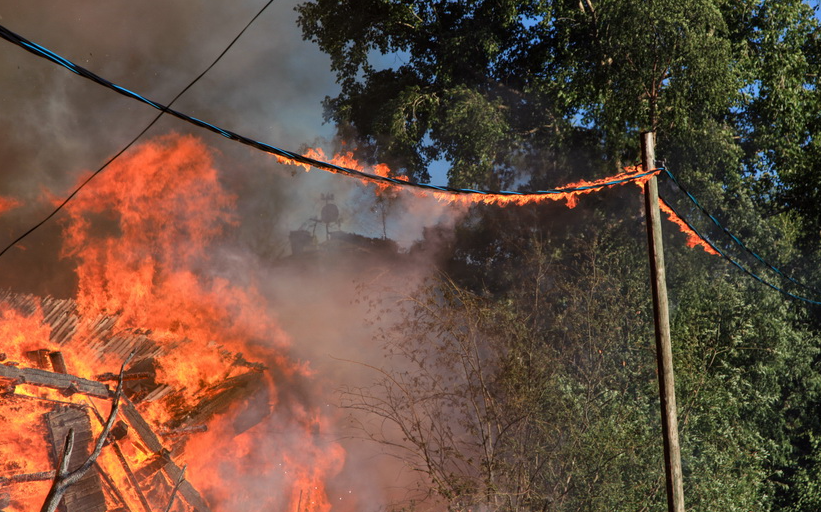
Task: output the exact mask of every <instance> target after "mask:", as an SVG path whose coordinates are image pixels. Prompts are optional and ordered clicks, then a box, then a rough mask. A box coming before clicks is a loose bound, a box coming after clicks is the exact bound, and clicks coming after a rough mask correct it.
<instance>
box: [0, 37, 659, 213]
mask: <svg viewBox="0 0 821 512" xmlns="http://www.w3.org/2000/svg"><path fill="white" fill-rule="evenodd" d="M0 37H2V38H3V39H6V40H7V41H9V42H11V43H14V44H16V45H18V46H20V47H21V48H23V49H25V50H27V51H29V52H31V53H33V54H35V55H37V56H38V57H42V58H44V59H47V60H50V61H51V62H53V63H55V64H59V65H60V66H63V67H64V68H66V69H68V70H69V71H71V72H73V73H75V74H77V75H79V76H82V77H83V78H86V79H88V80H91V81H92V82H95V83H97V84H99V85H102V86H103V87H107V88H109V89H111V90H113V91H116V92H118V93H119V94H122V95H124V96H127V97H129V98H132V99H135V100H137V101H140V102H142V103H145V104H146V105H150V106H151V107H153V108H155V109H158V110H161V111H162V112H163V113H166V114H169V115H172V116H174V117H176V118H178V119H181V120H183V121H186V122H188V123H191V124H193V125H195V126H199V127H200V128H204V129H206V130H208V131H211V132H213V133H217V134H219V135H222V136H223V137H225V138H228V139H231V140H233V141H236V142H239V143H241V144H245V145H247V146H250V147H253V148H256V149H258V150H260V151H263V152H266V153H269V154H272V155H276V156H278V157H282V158H284V159H286V160H288V161H289V162H288V163H296V164H301V165H306V166H309V167H314V168H317V169H320V170H324V171H329V172H333V173H338V174H345V175H348V176H353V177H356V178H359V179H362V180H365V181H371V182H376V183H387V184H390V185H399V186H402V187H412V188H417V189H424V190H429V191H434V192H448V193H452V194H478V195H496V196H511V197H513V196H550V195H558V194H567V193H572V192H583V191H588V190H595V189H600V188H606V187H610V186H613V185H620V184H623V183H628V182H630V181H635V180H639V179H641V178H644V177H647V176H651V175H655V174H658V173H659V172H661V169H652V170H650V171H646V172H637V173H634V174H630V175H629V176H624V175H621V176H619V177H617V178H614V179H613V180H608V181H602V182H596V183H589V184H583V185H575V186H568V187H563V188H557V189H545V190H537V191H535V192H517V191H509V190H476V189H469V188H453V187H448V186H440V185H431V184H428V183H418V182H411V181H407V180H404V179H399V178H393V177H390V176H380V175H376V174H369V173H366V172H362V171H359V170H356V169H350V168H348V167H343V166H340V165H336V164H333V163H329V162H323V161H321V160H316V159H313V158H310V157H307V156H304V155H300V154H299V153H295V152H293V151H288V150H285V149H281V148H278V147H276V146H272V145H270V144H266V143H264V142H260V141H258V140H254V139H251V138H249V137H246V136H244V135H240V134H238V133H236V132H233V131H231V130H227V129H224V128H221V127H219V126H216V125H214V124H211V123H208V122H206V121H203V120H201V119H198V118H196V117H193V116H189V115H187V114H185V113H183V112H179V111H177V110H174V109H172V108H170V105H163V104H161V103H159V102H156V101H153V100H150V99H148V98H145V97H143V96H142V95H140V94H138V93H136V92H133V91H130V90H128V89H126V88H125V87H122V86H120V85H117V84H114V83H112V82H110V81H108V80H106V79H105V78H102V77H100V76H99V75H96V74H95V73H93V72H91V71H89V70H87V69H85V68H83V67H82V66H79V65H78V64H75V63H74V62H71V61H70V60H68V59H66V58H64V57H62V56H60V55H58V54H56V53H54V52H52V51H51V50H49V49H47V48H44V47H42V46H40V45H38V44H37V43H33V42H31V41H29V40H27V39H25V38H24V37H22V36H20V35H18V34H15V33H14V32H12V31H10V30H8V29H7V28H5V27H3V26H2V25H0Z"/></svg>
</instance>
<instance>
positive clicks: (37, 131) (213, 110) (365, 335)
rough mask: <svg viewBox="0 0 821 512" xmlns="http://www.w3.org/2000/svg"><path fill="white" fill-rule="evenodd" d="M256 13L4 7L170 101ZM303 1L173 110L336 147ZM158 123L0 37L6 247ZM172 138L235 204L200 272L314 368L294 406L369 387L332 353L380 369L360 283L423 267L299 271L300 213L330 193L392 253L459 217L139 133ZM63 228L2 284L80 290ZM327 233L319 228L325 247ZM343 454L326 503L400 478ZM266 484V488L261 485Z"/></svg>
mask: <svg viewBox="0 0 821 512" xmlns="http://www.w3.org/2000/svg"><path fill="white" fill-rule="evenodd" d="M264 3H265V2H264V1H259V2H220V1H214V0H210V1H201V2H191V1H188V0H165V1H163V2H134V1H125V0H111V1H108V2H96V1H91V0H75V1H72V2H53V1H46V0H28V1H26V2H17V1H12V0H0V24H2V25H3V26H5V27H6V28H8V29H9V30H11V31H13V32H16V33H18V34H20V35H22V36H23V37H25V38H27V39H30V40H32V41H34V42H36V43H39V44H41V45H43V46H45V47H46V48H49V49H51V50H53V51H55V52H56V53H58V54H60V55H62V56H64V57H66V58H68V59H70V60H72V61H74V62H76V63H78V64H80V65H82V66H84V67H86V68H88V69H89V70H91V71H93V72H95V73H97V74H98V75H100V76H102V77H104V78H106V79H108V80H110V81H112V82H114V83H116V84H118V85H121V86H123V87H126V88H128V89H131V90H133V91H135V92H138V93H140V94H141V95H143V96H145V97H147V98H150V99H153V100H156V101H159V102H161V103H167V102H168V101H170V100H171V99H172V98H173V97H174V96H175V95H176V94H177V93H178V92H179V91H180V90H182V88H183V87H185V86H186V85H187V84H188V83H189V82H190V81H191V80H192V79H193V78H194V77H196V76H197V75H199V74H200V73H201V72H202V71H203V70H204V69H205V68H206V67H207V66H208V65H209V64H210V63H211V62H212V61H213V60H214V58H216V56H217V55H219V53H220V52H221V51H222V50H223V49H224V47H225V46H226V45H227V44H228V43H229V42H230V41H231V40H232V39H233V38H234V37H235V36H236V34H237V33H238V32H239V31H240V30H241V29H242V27H244V26H245V24H246V23H247V22H248V20H250V19H251V17H253V15H254V14H256V12H257V11H258V10H259V9H260V8H261V6H262V5H263V4H264ZM297 3H298V2H297V1H296V0H287V1H277V2H274V3H273V4H272V5H271V6H270V7H269V8H268V10H267V11H266V12H265V13H264V14H263V15H262V16H261V17H260V18H259V19H258V20H257V21H256V22H255V23H254V25H253V26H252V27H251V28H250V29H249V30H248V31H247V32H246V33H245V35H244V36H243V37H242V38H241V39H240V40H239V41H238V42H237V44H236V45H235V46H234V47H233V48H232V49H231V50H230V52H229V53H228V54H227V55H226V56H225V57H224V58H223V60H222V61H221V62H220V63H219V64H217V66H215V68H214V69H213V70H211V72H209V73H208V75H206V76H205V77H204V78H203V79H202V80H201V81H200V82H199V83H197V84H196V85H195V86H194V87H193V88H192V89H191V90H190V91H188V92H187V93H186V95H185V96H184V97H183V98H181V99H180V100H179V101H178V102H177V103H175V105H174V108H176V109H177V110H180V111H182V112H185V113H187V114H190V115H192V116H194V117H198V118H200V119H203V120H205V121H208V122H211V123H213V124H216V125H218V126H222V127H225V128H227V129H230V130H233V131H235V132H237V133H240V134H243V135H246V136H248V137H251V138H255V139H257V140H260V141H263V142H267V143H270V144H272V145H275V146H278V147H281V148H285V149H291V150H296V151H299V150H301V149H303V148H304V147H307V146H324V147H325V150H326V153H329V149H330V148H331V147H332V142H331V141H330V139H331V138H332V137H333V127H331V126H329V125H325V124H323V122H322V108H321V101H322V99H323V98H324V97H325V96H326V95H330V96H333V95H335V94H336V93H337V91H338V88H337V86H336V85H335V84H334V81H333V76H332V74H331V73H330V71H329V59H328V58H327V57H326V56H325V55H323V54H321V53H320V52H319V51H318V50H317V49H316V47H315V46H313V45H312V44H311V43H309V42H304V41H302V39H301V34H300V31H299V28H298V27H297V26H296V23H295V21H296V13H295V12H294V10H293V7H294V5H296V4H297ZM156 114H157V111H156V110H153V109H152V108H150V107H148V106H146V105H142V104H140V103H138V102H136V101H134V100H131V99H128V98H125V97H123V96H121V95H118V94H116V93H115V92H113V91H111V90H109V89H106V88H103V87H101V86H99V85H97V84H94V83H92V82H90V81H88V80H85V79H82V78H80V77H78V76H76V75H75V74H73V73H71V72H69V71H68V70H66V69H64V68H61V67H59V66H57V65H55V64H53V63H51V62H48V61H46V60H44V59H41V58H38V57H35V56H34V55H32V54H30V53H28V52H26V51H24V50H23V49H21V48H19V47H17V46H15V45H13V44H11V43H8V42H5V41H0V120H2V123H0V126H2V128H0V129H1V130H2V137H0V162H1V163H0V197H5V198H14V199H16V200H19V201H21V202H22V206H19V207H17V208H15V209H12V210H10V211H6V212H2V213H0V245H2V246H5V245H6V244H7V243H8V242H9V241H11V240H13V239H14V238H15V237H16V236H18V235H19V234H21V233H22V232H24V231H25V230H26V229H28V228H29V227H31V226H32V225H33V224H35V223H36V222H38V221H39V220H40V219H42V218H43V217H44V216H45V215H46V214H47V213H48V212H49V211H50V210H51V208H53V202H54V201H57V200H62V199H63V198H64V197H65V196H66V195H67V193H68V192H69V191H70V190H71V188H72V187H73V186H74V185H75V184H76V183H77V182H78V180H79V179H80V178H81V177H82V176H86V175H88V173H90V172H93V171H94V170H96V169H97V168H98V167H99V166H100V165H101V164H102V163H103V162H104V161H105V160H107V159H108V158H110V157H111V156H112V155H113V154H115V153H116V152H117V151H119V150H120V149H121V148H122V147H123V146H124V145H125V144H126V143H127V142H129V141H130V140H131V139H132V138H133V137H134V136H136V134H137V133H139V132H140V131H141V130H142V129H143V128H144V127H145V126H146V125H147V124H148V123H149V122H150V121H151V120H152V119H153V118H154V116H156ZM170 132H177V133H183V134H186V133H191V134H194V135H196V136H198V137H200V138H201V139H202V140H203V141H204V142H205V144H206V145H208V146H209V147H210V148H211V151H213V152H214V154H215V160H216V167H217V168H218V170H219V171H220V176H221V180H222V181H223V183H224V186H225V187H226V189H228V190H229V191H230V192H231V193H233V194H235V195H236V197H237V210H238V215H239V220H240V222H239V223H238V225H237V226H236V227H235V228H233V232H232V233H229V234H228V235H227V236H226V238H225V240H222V241H220V242H219V244H218V246H217V248H216V250H215V255H214V260H213V268H212V269H209V272H210V273H211V274H212V275H214V276H217V275H218V276H220V277H227V278H229V279H230V280H231V281H233V282H235V283H237V284H241V285H245V284H253V285H254V286H255V287H257V288H258V289H260V291H261V292H262V293H263V294H264V295H265V296H266V297H267V298H268V299H269V300H270V301H271V303H272V304H273V311H272V312H271V314H272V315H273V316H274V317H275V318H278V319H279V322H280V324H281V325H282V327H283V329H284V330H285V331H286V332H287V333H288V334H289V336H290V337H291V342H292V344H293V347H294V348H293V356H294V357H296V358H300V359H304V360H308V361H311V365H312V367H313V368H314V369H315V370H316V374H315V378H314V382H313V383H312V384H310V385H309V386H308V388H310V389H309V392H307V393H308V395H309V396H306V395H305V393H306V391H304V390H299V391H298V393H297V392H296V391H295V393H297V394H295V395H294V396H303V397H304V399H305V400H306V401H308V402H311V403H310V404H308V405H310V406H314V407H323V408H324V407H327V408H329V410H331V409H334V408H335V407H336V406H335V402H334V401H335V396H336V395H335V391H336V389H337V388H339V387H341V386H345V385H348V386H355V385H363V384H366V383H367V382H368V380H369V379H370V375H368V374H367V373H366V372H363V370H362V368H361V367H359V366H357V365H352V364H350V363H344V362H341V361H339V359H340V358H341V359H355V360H358V361H362V362H368V363H376V362H378V360H379V359H378V358H379V355H380V351H379V347H378V346H374V342H373V340H372V334H373V332H372V330H371V327H368V326H367V325H365V323H364V321H363V317H364V316H365V314H366V309H367V308H366V307H365V306H364V303H363V302H362V300H364V298H365V297H367V296H370V297H372V296H373V295H372V294H374V293H376V292H373V291H367V292H364V295H363V292H362V290H363V289H366V290H374V289H379V288H380V287H385V286H387V287H391V288H393V289H400V290H405V291H407V290H409V289H410V288H412V287H413V286H415V285H416V284H417V283H418V282H419V281H420V280H421V279H424V278H425V277H426V276H427V275H428V274H429V273H430V265H429V262H428V260H427V259H426V258H427V256H425V255H422V256H419V257H413V258H412V257H410V256H408V257H406V258H403V259H396V258H395V257H391V258H388V259H380V257H379V255H373V256H369V257H368V258H361V257H357V255H356V254H353V255H349V256H348V257H346V258H344V259H337V258H333V257H328V258H319V259H318V260H317V261H314V262H312V263H309V264H307V265H303V266H301V267H299V269H298V270H297V271H295V270H294V269H295V267H294V265H296V264H297V263H299V262H296V261H294V260H293V259H292V260H287V259H286V260H283V259H282V258H283V257H285V256H287V255H288V254H289V253H290V246H289V244H288V233H289V232H290V231H291V230H295V229H298V228H300V227H307V228H309V229H312V228H313V226H314V225H315V222H313V221H312V220H311V219H314V218H316V217H318V216H319V214H320V210H321V208H322V206H323V205H324V204H325V201H324V200H323V199H322V197H321V196H322V194H333V195H334V203H335V204H337V205H338V207H339V209H340V212H341V218H340V220H341V226H340V227H341V229H343V230H345V231H348V232H352V233H358V234H361V235H364V236H367V237H375V238H379V237H382V236H383V235H387V237H388V238H390V239H393V240H396V241H397V242H398V244H399V246H400V248H401V249H402V250H404V249H407V248H408V247H409V246H411V244H413V242H414V241H416V240H419V239H420V238H421V237H422V230H423V228H424V227H426V226H433V225H437V224H442V223H444V224H445V225H450V224H452V222H454V220H455V219H456V217H457V216H458V213H459V212H460V211H463V209H462V208H454V207H450V206H447V205H444V204H441V203H437V202H436V201H435V200H433V199H431V198H426V199H420V198H416V197H414V196H411V195H409V194H402V195H400V196H399V197H398V198H397V199H396V200H395V201H392V202H390V205H389V206H387V207H384V208H383V205H382V204H380V203H378V202H377V201H375V199H374V197H375V196H374V194H373V190H372V189H368V188H366V187H363V186H362V185H361V184H359V183H358V182H356V181H355V180H351V179H349V178H345V177H342V176H338V175H331V174H328V173H325V172H322V171H318V170H312V171H311V172H310V173H305V172H304V170H303V169H302V168H299V167H293V168H286V167H284V166H281V165H279V164H278V163H277V162H276V160H275V158H274V157H272V156H271V155H266V154H264V153H261V152H258V151H256V150H253V149H250V148H247V147H244V146H241V145H238V144H237V143H234V142H232V141H228V140H227V139H225V138H223V137H220V136H218V135H215V134H213V133H210V132H206V131H203V130H201V129H198V128H196V127H193V126H191V125H188V124H186V123H184V122H182V121H180V120H177V119H174V118H163V119H161V120H160V122H158V123H157V124H156V125H155V126H154V127H153V128H152V130H151V131H150V132H149V133H148V134H147V135H146V138H147V139H150V138H151V137H152V136H160V135H165V134H168V133H170ZM104 172H105V171H104ZM93 183H94V182H93V181H92V183H91V184H90V185H89V187H93V186H94V185H93ZM80 193H81V194H82V193H83V192H80ZM60 225H61V224H60V215H58V216H57V217H56V218H54V219H52V220H51V221H49V222H48V223H47V224H46V225H45V226H43V227H42V228H41V229H39V230H37V231H36V232H35V233H34V234H32V235H31V236H29V237H28V238H26V239H25V240H24V241H23V242H22V243H21V244H20V246H19V247H16V248H14V249H12V250H11V251H9V253H7V254H6V255H5V256H3V257H2V258H0V288H11V289H12V290H14V291H17V292H25V293H28V292H30V293H35V294H38V295H43V296H45V295H53V296H58V297H71V296H72V295H73V294H74V292H75V289H76V277H75V276H74V274H73V268H74V265H73V262H71V261H68V260H65V259H61V258H60V257H59V251H60V245H61V240H60V238H61V231H60ZM324 229H325V227H324V225H321V224H320V225H318V226H316V234H317V237H318V238H319V240H320V241H322V239H323V238H324V234H325V232H324ZM371 286H372V288H369V287H371ZM363 287H364V288H363ZM368 294H371V295H368ZM382 320H383V321H389V318H384V319H382ZM329 414H331V415H332V416H338V417H339V418H343V417H344V414H342V413H339V412H333V413H331V412H329ZM321 434H322V436H323V437H327V438H328V439H334V440H335V439H342V438H345V437H346V435H347V434H346V432H345V431H344V429H343V427H342V426H341V425H339V426H338V428H335V429H333V430H332V431H331V432H322V433H321ZM274 444H275V443H274ZM346 448H347V449H348V452H349V454H348V459H347V460H348V463H347V465H346V468H345V470H343V472H342V473H341V474H340V476H339V477H338V480H337V481H336V482H329V491H332V492H333V493H334V495H333V496H331V499H332V500H333V499H335V498H344V497H345V496H344V494H345V493H348V494H351V495H352V496H351V500H353V501H358V502H359V503H361V504H363V505H364V504H367V505H368V507H370V508H368V509H369V510H370V509H374V510H376V509H377V508H378V507H379V506H380V503H381V502H382V501H383V500H385V499H387V498H386V495H387V494H386V493H385V492H384V491H383V488H384V487H389V486H391V485H395V482H394V479H395V478H396V476H395V475H396V472H395V471H394V469H395V468H392V469H391V470H390V471H387V472H386V471H385V470H384V468H385V467H386V466H384V465H383V466H380V464H383V462H380V459H378V458H371V457H372V456H373V455H374V453H373V451H372V449H371V448H370V447H364V446H359V445H358V444H356V443H346ZM357 450H361V451H357ZM265 485H266V483H265V482H261V483H260V486H261V488H263V489H265ZM266 490H267V491H269V492H270V488H267V489H266ZM354 494H355V495H356V496H353V495H354ZM351 500H348V501H346V503H350V502H351ZM249 507H250V508H248V510H252V509H253V503H249ZM341 509H345V507H341Z"/></svg>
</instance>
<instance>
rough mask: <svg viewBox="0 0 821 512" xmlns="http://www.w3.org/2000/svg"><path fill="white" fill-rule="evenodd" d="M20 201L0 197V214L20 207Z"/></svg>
mask: <svg viewBox="0 0 821 512" xmlns="http://www.w3.org/2000/svg"><path fill="white" fill-rule="evenodd" d="M22 204H23V203H21V202H20V201H18V200H17V199H12V198H10V197H2V196H0V214H2V213H4V212H7V211H9V210H13V209H14V208H17V207H18V206H20V205H22Z"/></svg>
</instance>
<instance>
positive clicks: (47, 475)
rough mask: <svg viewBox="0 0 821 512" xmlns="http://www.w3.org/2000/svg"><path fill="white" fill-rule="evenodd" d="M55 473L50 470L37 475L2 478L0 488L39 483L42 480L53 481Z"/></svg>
mask: <svg viewBox="0 0 821 512" xmlns="http://www.w3.org/2000/svg"><path fill="white" fill-rule="evenodd" d="M56 473H57V472H56V471H54V470H51V471H40V472H39V473H25V474H22V475H12V476H2V477H0V486H4V485H12V484H22V483H25V482H40V481H43V480H53V479H54V475H55V474H56Z"/></svg>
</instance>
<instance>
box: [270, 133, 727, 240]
mask: <svg viewBox="0 0 821 512" xmlns="http://www.w3.org/2000/svg"><path fill="white" fill-rule="evenodd" d="M304 156H306V157H308V158H312V159H314V160H320V161H325V160H326V157H325V153H324V152H323V151H322V149H320V148H316V149H315V148H310V149H308V151H307V152H306V153H305V155H304ZM277 160H278V161H279V162H280V163H282V164H287V165H299V166H302V167H303V168H305V170H306V171H309V170H310V169H311V166H310V165H308V164H305V163H302V162H297V161H295V160H291V159H288V158H284V157H277ZM331 163H333V164H334V165H339V166H341V167H347V168H350V169H354V170H357V171H361V172H367V173H370V174H375V175H377V176H390V175H392V174H393V173H392V172H391V170H390V169H389V168H388V166H387V165H385V164H378V165H376V166H374V167H373V168H371V169H368V168H366V166H364V165H363V164H362V163H360V162H359V161H358V160H356V159H355V158H354V157H353V153H352V152H350V151H349V152H345V153H337V154H336V155H334V157H333V159H331ZM331 172H333V171H331ZM643 172H644V170H643V168H642V167H641V166H629V167H625V168H624V172H621V173H619V174H616V175H614V176H608V177H606V178H601V179H598V180H592V181H587V180H581V181H577V182H574V183H568V184H567V185H564V186H562V187H559V189H572V188H581V187H584V188H583V190H572V191H568V192H563V193H557V194H494V193H476V194H473V193H460V192H445V191H442V192H439V191H434V192H431V193H432V195H433V196H434V197H435V198H437V199H438V200H440V201H444V202H448V203H458V204H468V205H469V204H478V203H484V204H492V205H499V206H507V205H520V206H521V205H525V204H530V203H540V202H545V201H565V202H566V205H567V207H568V208H574V207H576V205H578V202H579V197H580V196H581V195H583V194H590V193H591V192H595V191H598V190H601V189H602V188H610V187H613V186H616V184H609V185H605V184H607V183H611V182H614V181H619V180H624V181H622V183H619V184H624V183H635V184H636V185H638V186H639V187H641V188H642V190H643V188H644V184H645V183H646V182H647V181H648V180H650V179H651V178H652V177H653V176H655V175H656V173H652V174H647V175H645V176H641V174H643ZM403 179H404V178H403ZM361 181H363V182H364V183H366V184H374V185H376V186H377V194H379V193H383V192H384V191H385V190H386V189H391V190H396V186H394V187H392V186H391V185H390V184H388V183H383V182H375V181H371V180H367V179H362V180H361ZM413 192H414V193H416V194H424V193H425V192H422V191H420V190H418V189H413ZM659 208H660V209H661V211H663V212H664V213H665V214H667V218H668V219H669V220H670V222H672V223H674V224H675V225H676V226H677V227H678V228H679V230H680V231H681V232H682V233H684V234H685V235H686V236H687V242H686V243H687V247H690V248H693V247H697V246H698V247H701V248H702V249H704V251H705V252H707V253H709V254H713V255H718V252H716V250H715V249H713V248H712V247H711V246H710V244H708V243H707V242H706V241H705V240H704V239H702V238H701V237H700V236H699V235H698V234H696V233H695V232H694V231H693V230H692V229H690V227H689V226H688V225H687V223H686V222H684V220H682V219H681V217H679V216H678V215H676V214H675V212H673V210H672V209H671V208H670V207H669V206H668V205H667V204H666V203H664V201H662V200H661V199H659Z"/></svg>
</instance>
